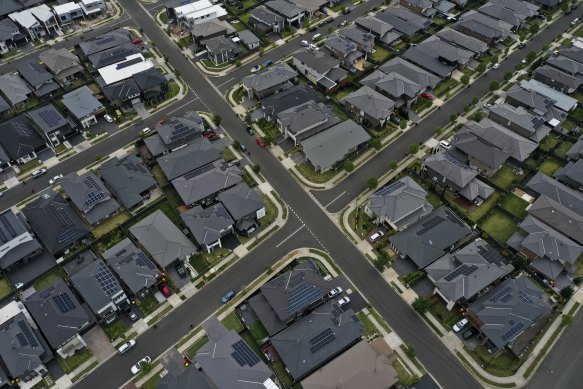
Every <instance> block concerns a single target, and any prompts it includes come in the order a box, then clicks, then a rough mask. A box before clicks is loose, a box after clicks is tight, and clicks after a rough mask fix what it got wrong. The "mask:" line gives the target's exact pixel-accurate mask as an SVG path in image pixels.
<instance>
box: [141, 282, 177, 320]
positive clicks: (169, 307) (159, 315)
mask: <svg viewBox="0 0 583 389" xmlns="http://www.w3.org/2000/svg"><path fill="white" fill-rule="evenodd" d="M170 281H171V280H168V283H170ZM171 289H173V290H174V293H176V288H171ZM171 310H172V305H170V304H168V305H166V306H165V307H164V308H162V309H161V310H160V311H158V313H156V314H155V315H154V317H153V318H151V319H150V320H148V323H147V324H148V325H149V326H150V325H152V324H154V323H157V322H158V321H160V320H161V319H162V318H163V317H164V316H166V315H167V314H168V312H170V311H171Z"/></svg>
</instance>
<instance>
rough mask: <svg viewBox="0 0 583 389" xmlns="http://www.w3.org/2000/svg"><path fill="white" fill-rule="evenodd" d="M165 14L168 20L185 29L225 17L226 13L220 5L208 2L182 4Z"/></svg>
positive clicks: (205, 0) (199, 0) (201, 0)
mask: <svg viewBox="0 0 583 389" xmlns="http://www.w3.org/2000/svg"><path fill="white" fill-rule="evenodd" d="M168 11H169V12H168ZM167 12H168V16H169V18H170V17H173V18H175V19H176V21H177V23H178V24H180V25H181V26H185V27H187V28H192V27H193V26H194V25H196V24H201V23H205V22H207V21H209V20H212V19H218V18H222V17H224V16H226V15H227V11H225V9H224V8H223V7H222V6H221V5H220V4H214V3H213V2H211V1H209V0H198V1H193V2H188V3H184V2H182V3H181V5H179V6H177V7H172V8H171V9H167Z"/></svg>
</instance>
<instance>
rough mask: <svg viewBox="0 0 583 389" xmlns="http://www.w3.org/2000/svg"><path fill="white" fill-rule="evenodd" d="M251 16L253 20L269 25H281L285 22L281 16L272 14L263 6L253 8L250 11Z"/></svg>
mask: <svg viewBox="0 0 583 389" xmlns="http://www.w3.org/2000/svg"><path fill="white" fill-rule="evenodd" d="M249 14H250V15H251V18H254V19H257V20H259V21H261V22H263V23H266V24H268V25H273V24H281V23H283V21H284V19H283V18H282V17H281V16H279V15H277V14H275V13H273V12H271V11H270V10H268V9H267V8H265V6H263V5H260V6H259V7H255V8H253V9H252V10H251V11H249Z"/></svg>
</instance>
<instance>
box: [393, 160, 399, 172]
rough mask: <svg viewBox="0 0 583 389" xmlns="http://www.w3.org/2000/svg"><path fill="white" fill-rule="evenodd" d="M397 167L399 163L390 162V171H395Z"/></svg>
mask: <svg viewBox="0 0 583 389" xmlns="http://www.w3.org/2000/svg"><path fill="white" fill-rule="evenodd" d="M398 166H399V162H397V161H395V160H392V161H391V169H393V170H395V169H396V168H397V167H398Z"/></svg>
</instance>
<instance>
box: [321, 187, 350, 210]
mask: <svg viewBox="0 0 583 389" xmlns="http://www.w3.org/2000/svg"><path fill="white" fill-rule="evenodd" d="M345 194H346V191H344V192H342V193H340V194H339V195H338V196H336V197H335V198H334V200H332V201H330V202H329V203H328V204H326V205H324V208H328V207H329V206H330V204H332V203H333V202H334V201H336V200H338V199H339V198H340V197H342V196H344V195H345Z"/></svg>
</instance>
